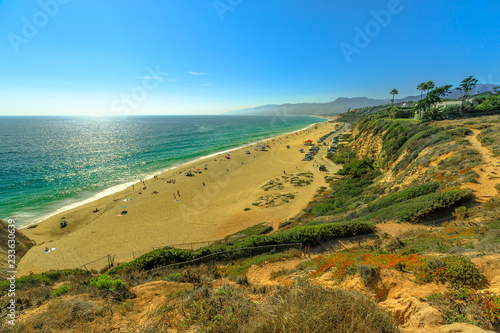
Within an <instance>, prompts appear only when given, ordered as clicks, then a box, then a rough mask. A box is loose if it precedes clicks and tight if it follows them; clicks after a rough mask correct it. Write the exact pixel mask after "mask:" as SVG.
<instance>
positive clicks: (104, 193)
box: [19, 116, 330, 230]
mask: <svg viewBox="0 0 500 333" xmlns="http://www.w3.org/2000/svg"><path fill="white" fill-rule="evenodd" d="M306 117H315V118H319V119H323V120H325V121H321V122H317V123H313V124H310V125H307V126H306V127H304V128H301V129H298V130H294V131H291V132H284V133H280V134H277V135H275V136H272V137H266V138H263V139H259V140H256V141H251V142H248V143H243V144H241V145H238V146H236V147H233V148H229V149H225V150H222V151H217V152H215V153H210V154H208V155H203V156H200V157H197V158H195V159H192V160H188V161H186V162H181V163H179V164H174V165H172V166H169V167H167V168H163V169H159V170H157V171H155V172H154V173H152V174H148V175H146V176H144V178H142V180H150V179H153V178H154V176H155V175H161V174H163V173H166V172H169V171H173V170H175V169H178V168H182V167H184V166H186V165H188V164H191V163H195V162H198V161H202V160H204V159H208V158H212V157H214V156H217V155H220V154H225V153H229V152H231V151H235V150H238V149H242V148H246V147H251V146H253V145H254V144H258V143H260V142H262V141H268V140H273V139H276V138H278V137H280V136H283V135H290V134H293V133H297V132H301V131H304V130H307V129H309V128H310V127H312V126H315V125H317V124H321V123H324V122H326V121H329V120H330V119H329V118H326V117H322V116H306ZM140 181H141V179H140V180H133V181H128V182H125V183H121V184H117V185H114V186H111V187H109V188H106V189H104V190H101V191H99V192H97V193H95V194H93V195H92V196H90V197H88V198H86V199H82V200H78V201H76V202H75V203H72V204H66V205H64V206H62V207H60V208H58V209H55V210H53V211H52V212H50V213H48V214H45V215H43V217H41V218H38V219H35V220H34V221H32V222H29V223H27V224H25V225H23V226H21V227H19V229H20V230H25V229H27V228H30V227H31V228H33V226H34V225H37V224H39V223H42V222H44V221H46V220H47V219H49V218H51V217H53V216H55V215H58V214H62V213H64V212H67V211H70V210H72V209H76V208H78V207H81V206H83V205H86V204H90V203H92V202H95V201H98V200H99V199H102V198H105V197H107V196H109V195H113V194H116V193H119V192H121V191H124V190H126V189H127V188H129V187H130V186H132V185H136V184H138V183H140ZM66 200H71V198H70V199H66Z"/></svg>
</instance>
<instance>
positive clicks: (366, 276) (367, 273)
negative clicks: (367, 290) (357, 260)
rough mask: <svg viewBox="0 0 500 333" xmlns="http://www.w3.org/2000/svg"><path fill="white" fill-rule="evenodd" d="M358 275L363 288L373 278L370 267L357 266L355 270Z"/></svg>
mask: <svg viewBox="0 0 500 333" xmlns="http://www.w3.org/2000/svg"><path fill="white" fill-rule="evenodd" d="M356 269H357V271H358V273H359V275H360V276H361V280H362V281H363V283H364V284H365V286H366V285H367V284H368V283H369V282H370V280H371V279H372V277H373V269H372V267H371V266H370V265H358V267H357V268H356Z"/></svg>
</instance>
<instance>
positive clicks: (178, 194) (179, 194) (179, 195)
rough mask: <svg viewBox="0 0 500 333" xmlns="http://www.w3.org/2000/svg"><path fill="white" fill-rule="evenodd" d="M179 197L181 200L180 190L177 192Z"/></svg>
mask: <svg viewBox="0 0 500 333" xmlns="http://www.w3.org/2000/svg"><path fill="white" fill-rule="evenodd" d="M177 196H178V197H179V198H180V197H181V193H180V192H179V190H177Z"/></svg>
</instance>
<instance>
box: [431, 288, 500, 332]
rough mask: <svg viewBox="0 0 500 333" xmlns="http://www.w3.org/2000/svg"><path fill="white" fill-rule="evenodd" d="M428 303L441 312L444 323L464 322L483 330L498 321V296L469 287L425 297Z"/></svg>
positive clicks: (499, 305) (499, 309)
mask: <svg viewBox="0 0 500 333" xmlns="http://www.w3.org/2000/svg"><path fill="white" fill-rule="evenodd" d="M427 300H428V301H429V303H430V304H432V305H434V306H437V307H438V309H439V311H441V312H442V313H443V317H444V319H445V320H446V323H448V324H452V323H456V322H464V323H468V324H472V325H476V326H479V327H481V328H482V329H485V330H494V329H495V328H494V327H493V325H492V324H498V323H500V296H498V295H493V294H491V293H488V292H486V293H478V292H476V291H474V290H471V289H452V290H449V291H446V292H445V293H443V294H433V295H431V296H429V297H427Z"/></svg>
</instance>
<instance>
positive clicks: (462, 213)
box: [453, 206, 474, 220]
mask: <svg viewBox="0 0 500 333" xmlns="http://www.w3.org/2000/svg"><path fill="white" fill-rule="evenodd" d="M453 216H455V218H456V219H457V220H465V219H468V218H469V217H472V216H474V211H473V210H472V209H470V208H467V207H465V206H461V207H458V208H457V209H455V212H454V213H453Z"/></svg>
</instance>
